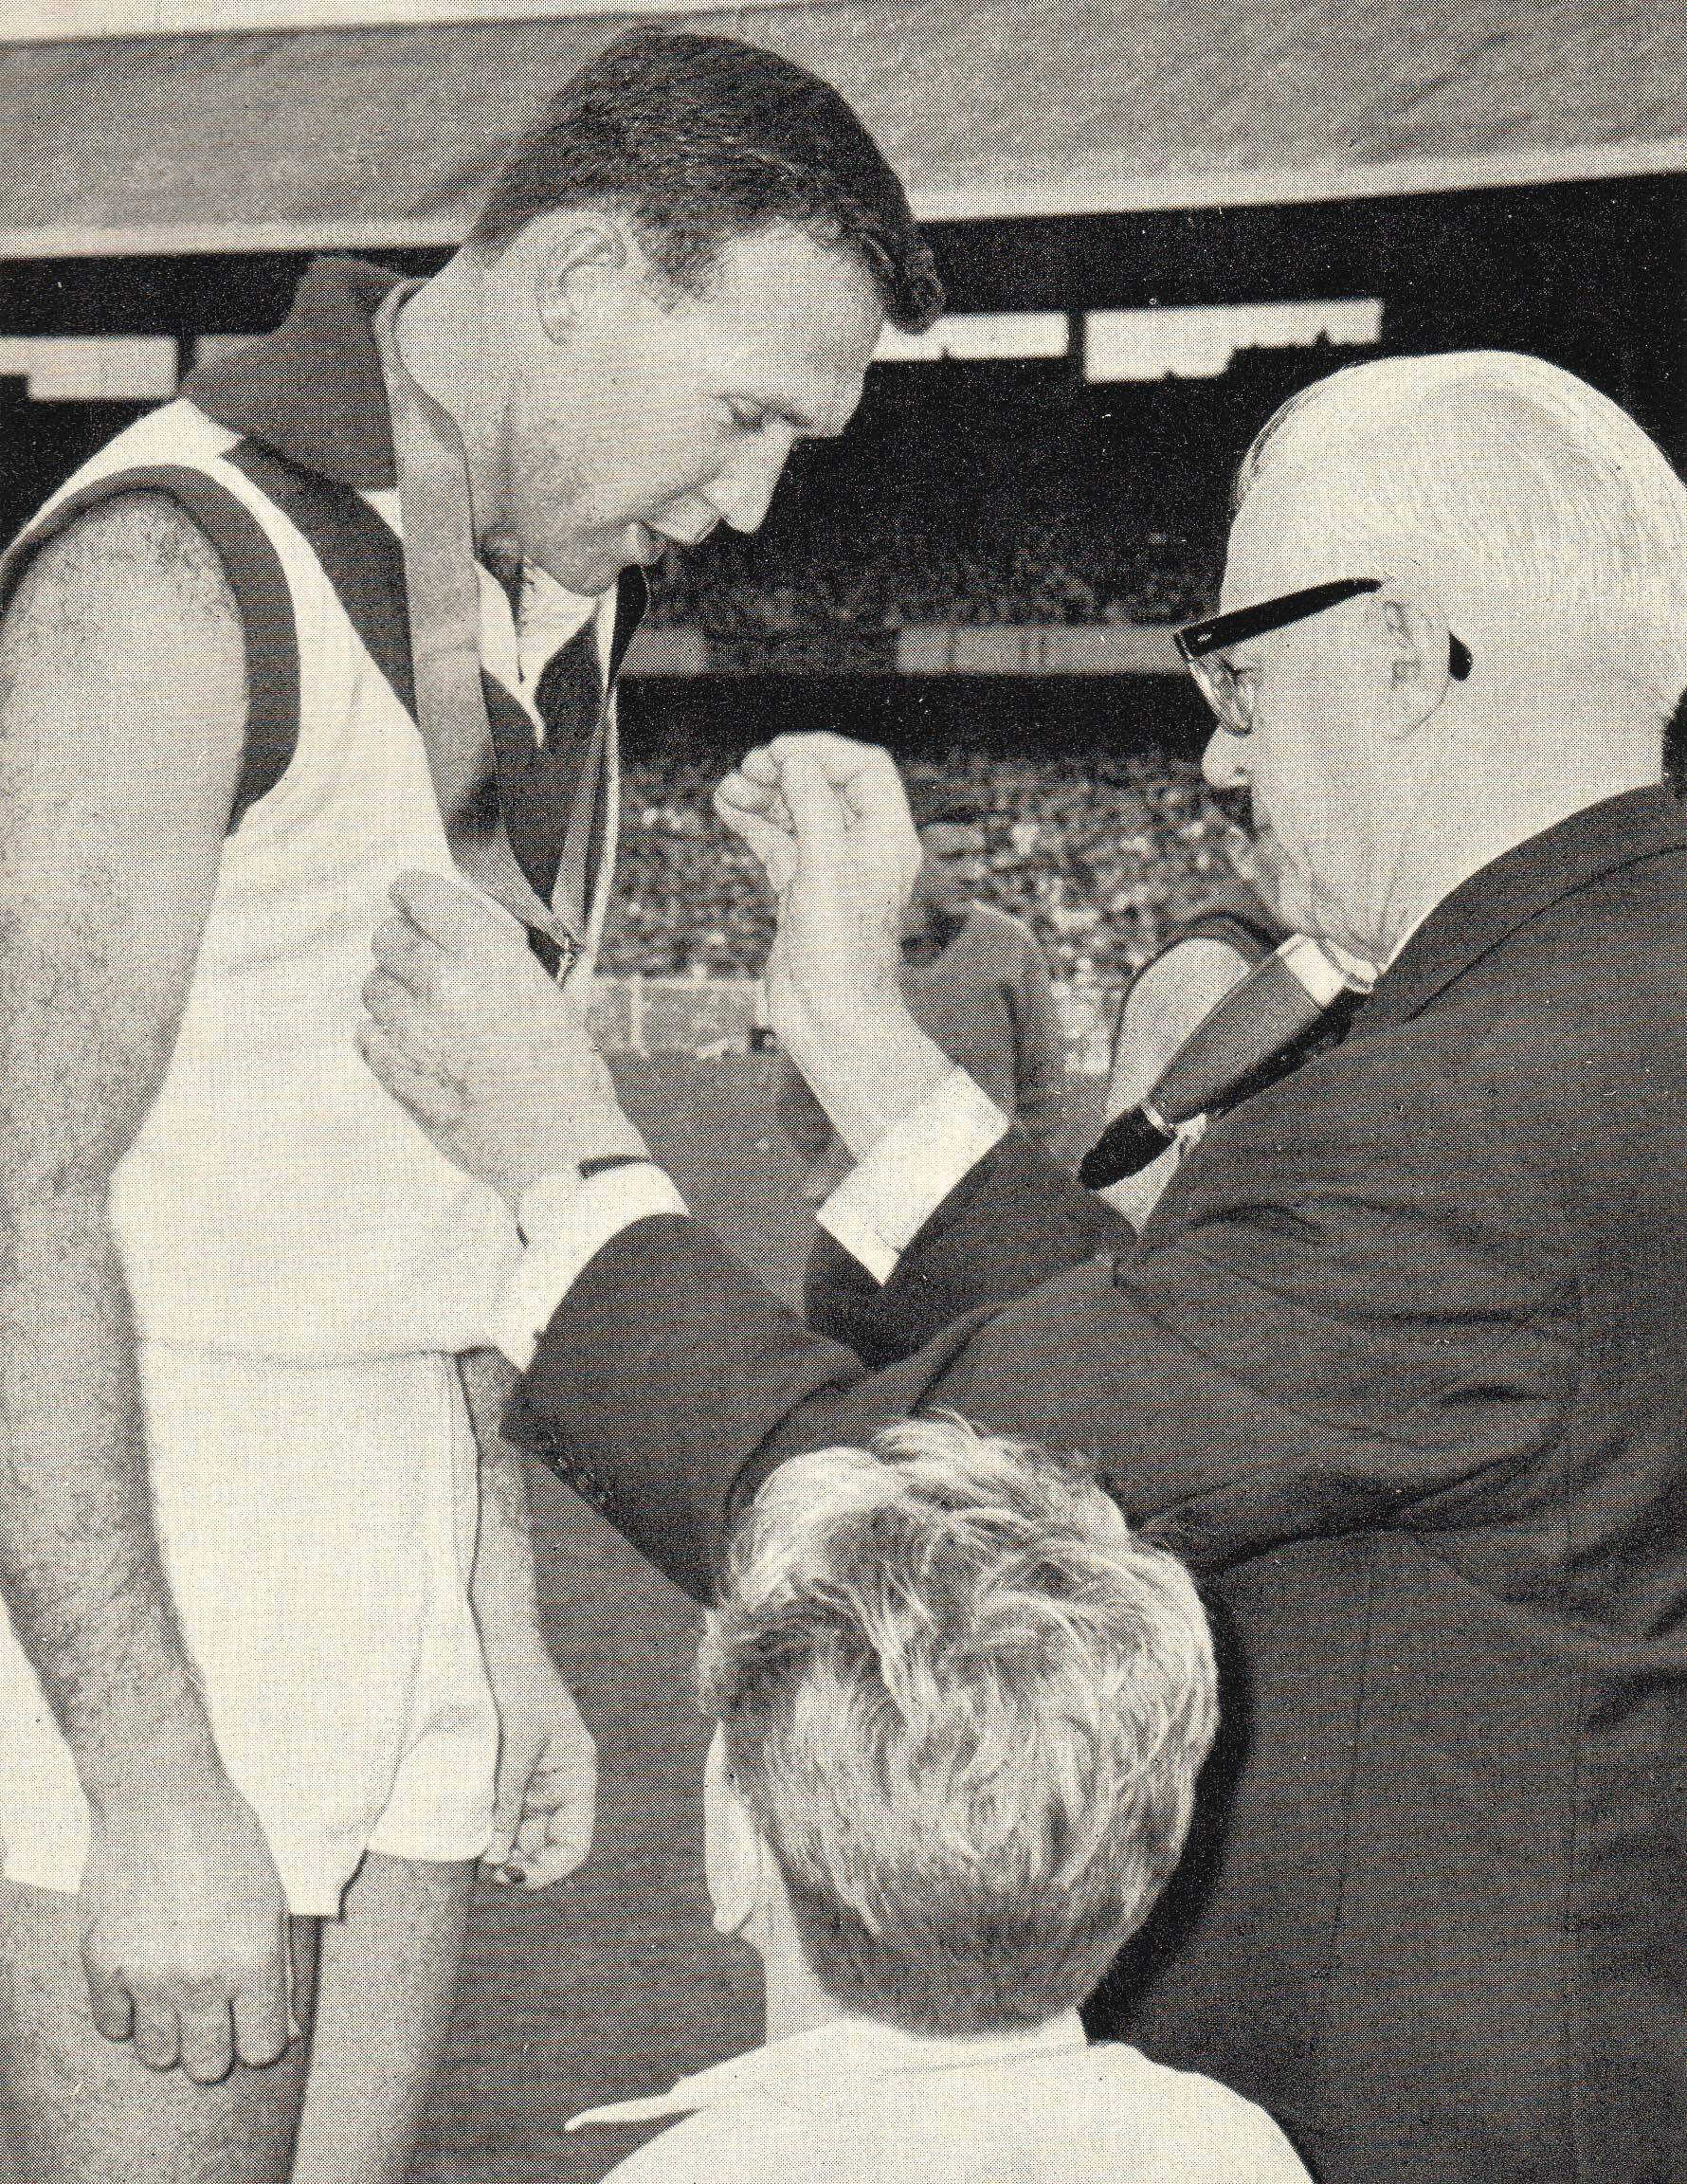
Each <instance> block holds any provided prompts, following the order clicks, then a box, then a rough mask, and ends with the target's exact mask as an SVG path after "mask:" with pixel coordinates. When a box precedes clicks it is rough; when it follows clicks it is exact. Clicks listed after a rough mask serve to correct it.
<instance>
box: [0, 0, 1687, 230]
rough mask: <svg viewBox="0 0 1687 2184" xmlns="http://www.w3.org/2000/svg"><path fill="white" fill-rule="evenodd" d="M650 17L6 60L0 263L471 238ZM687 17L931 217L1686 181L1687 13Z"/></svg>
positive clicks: (916, 7) (920, 4) (1313, 8)
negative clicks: (605, 59)
mask: <svg viewBox="0 0 1687 2184" xmlns="http://www.w3.org/2000/svg"><path fill="white" fill-rule="evenodd" d="M564 4H566V0H564ZM487 11H489V9H482V10H481V17H482V18H483V15H484V13H485V12H487ZM641 19H642V20H648V19H649V17H648V12H647V11H642V12H641V13H636V14H635V13H629V12H627V11H626V10H625V9H624V10H622V11H621V12H618V13H612V14H608V15H606V14H604V13H602V12H601V11H594V12H592V13H590V14H589V15H582V14H579V13H570V14H568V15H565V16H563V17H561V18H559V19H554V20H532V19H523V20H517V21H496V22H495V21H487V20H484V19H477V20H475V21H472V22H466V23H445V24H441V23H427V24H412V25H407V26H403V27H396V26H376V27H368V26H365V27H345V28H333V29H328V28H309V29H292V30H281V31H270V32H266V33H263V34H249V33H242V34H234V35H227V36H212V35H184V36H176V37H147V38H132V39H111V40H78V41H59V42H51V43H39V44H32V45H31V44H26V45H10V46H9V47H8V48H7V49H6V54H5V69H6V75H7V80H8V92H9V98H8V100H7V119H6V124H5V128H6V140H7V148H8V152H9V157H8V159H7V161H6V163H5V167H4V171H3V172H0V257H9V258H13V259H17V258H79V257H90V256H111V255H122V256H128V257H133V256H137V255H174V254H179V253H190V252H198V253H210V252H224V251H256V250H310V249H317V248H324V247H332V248H366V249H384V250H391V249H403V248H407V247H411V248H426V247H438V246H448V245H450V244H452V243H454V242H456V241H457V240H458V239H459V238H460V237H461V235H462V234H463V231H464V229H465V228H466V226H467V224H468V222H469V220H470V218H471V216H472V214H473V211H474V209H475V208H476V206H477V204H478V202H479V199H480V197H481V192H482V191H483V190H484V187H485V184H486V181H487V179H488V177H489V175H490V174H491V173H492V172H493V171H494V170H495V169H496V167H497V165H498V163H499V158H500V156H501V155H502V153H503V151H504V148H505V146H506V145H507V144H508V142H509V141H510V139H511V138H512V137H514V136H515V135H516V134H517V133H518V132H519V130H520V129H521V128H522V127H523V126H524V125H525V124H526V122H527V121H528V120H529V119H530V118H532V116H533V115H535V113H536V112H537V111H538V110H539V108H540V107H541V106H542V104H543V102H544V100H545V98H546V96H547V95H548V93H549V92H550V91H551V90H552V89H553V87H554V86H555V85H556V84H557V83H558V82H560V81H561V79H562V78H563V77H564V76H566V75H567V74H568V72H569V71H570V70H571V68H572V67H573V66H574V65H575V64H577V63H578V62H579V61H580V60H581V59H583V58H584V57H585V56H586V55H587V54H589V53H590V52H591V51H592V50H594V49H595V48H596V47H597V46H598V45H601V44H602V43H603V42H604V41H605V40H606V39H607V38H608V37H609V36H611V35H612V34H614V33H615V32H616V31H617V30H619V29H621V28H623V27H626V26H627V25H628V24H630V23H631V22H634V21H637V20H641ZM669 19H670V20H672V21H674V22H676V23H679V24H684V25H689V26H693V27H699V28H702V27H729V28H732V29H735V30H737V31H739V32H740V33H741V34H743V35H745V36H747V37H750V38H753V39H756V40H758V41H760V42H761V43H763V44H766V45H771V46H773V47H775V48H777V49H779V50H780V51H783V52H786V53H789V55H791V56H792V57H793V58H794V59H797V60H799V61H802V62H804V63H806V64H808V65H810V66H812V67H814V68H816V69H818V70H820V71H821V72H822V73H823V74H825V75H826V76H828V77H830V78H831V79H832V81H833V82H836V83H838V84H839V86H840V87H841V88H842V89H843V91H844V92H845V93H846V94H847V95H848V96H849V97H850V98H851V99H852V100H854V101H855V103H856V104H857V105H858V106H859V107H860V108H861V110H862V113H863V114H864V115H865V116H866V117H867V118H868V119H869V121H870V122H871V123H872V125H873V127H874V129H875V130H876V131H877V132H878V134H879V136H880V138H881V140H882V141H883V142H884V144H885V146H886V148H887V149H888V150H889V152H890V153H891V155H892V156H893V157H894V158H895V159H896V161H897V162H898V165H899V167H900V168H901V170H902V172H903V173H905V174H906V175H907V176H908V177H909V179H910V183H911V188H912V194H913V196H914V199H915V202H916V209H918V210H919V211H920V212H921V214H922V215H923V216H925V217H926V218H928V219H932V220H939V221H967V220H1001V219H1026V218H1035V217H1064V216H1074V215H1091V214H1102V213H1115V214H1118V213H1125V214H1129V213H1135V212H1146V211H1154V210H1168V209H1198V208H1203V207H1210V206H1244V205H1267V204H1288V203H1314V202H1318V201H1324V200H1339V199H1346V198H1353V197H1367V196H1388V195H1396V194H1414V193H1418V192H1421V191H1447V190H1462V189H1477V188H1489V187H1494V186H1497V185H1502V184H1515V183H1541V182H1553V181H1581V180H1597V179H1601V178H1606V177H1614V176H1619V175H1637V174H1655V173H1678V172H1682V171H1687V126H1684V125H1683V119H1682V107H1681V101H1680V86H1681V84H1682V83H1683V82H1687V9H1683V8H1682V7H1681V6H1680V5H1679V4H1678V0H1530V4H1529V5H1528V6H1520V5H1518V0H1442V5H1441V6H1440V7H1438V8H1437V9H1436V10H1435V12H1434V17H1433V29H1432V30H1431V29H1429V28H1427V27H1426V26H1425V19H1424V16H1423V14H1422V12H1421V10H1419V9H1412V8H1408V7H1406V6H1404V5H1395V6H1383V7H1379V6H1377V5H1376V4H1375V0H1200V4H1199V5H1191V4H1190V0H1134V5H1133V7H1132V8H1131V9H1130V10H1129V11H1128V12H1126V11H1123V10H1116V9H1110V8H1105V7H1097V5H1096V4H1095V0H1037V5H1035V6H1034V7H1026V6H1025V0H969V4H968V5H966V6H963V7H957V6H955V5H954V0H824V4H818V0H764V4H760V5H750V6H742V7H735V8H731V9H725V10H724V11H723V10H721V9H694V10H692V11H689V12H681V11H679V10H673V11H671V12H670V13H669Z"/></svg>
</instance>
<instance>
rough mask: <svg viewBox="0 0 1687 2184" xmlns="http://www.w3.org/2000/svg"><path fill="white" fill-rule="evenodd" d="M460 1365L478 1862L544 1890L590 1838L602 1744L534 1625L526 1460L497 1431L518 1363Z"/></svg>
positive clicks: (488, 1360)
mask: <svg viewBox="0 0 1687 2184" xmlns="http://www.w3.org/2000/svg"><path fill="white" fill-rule="evenodd" d="M462 1370H463V1392H464V1393H465V1395H466V1396H467V1398H468V1406H469V1414H470V1416H471V1417H472V1418H473V1420H474V1426H475V1437H476V1439H477V1441H478V1442H479V1444H480V1450H481V1526H480V1538H479V1540H478V1542H477V1544H476V1548H475V1568H474V1577H473V1580H472V1583H471V1586H470V1598H471V1599H472V1601H473V1604H474V1611H475V1621H476V1623H477V1624H478V1626H479V1628H480V1632H481V1647H483V1649H484V1651H485V1655H486V1670H487V1674H488V1676H489V1677H490V1679H491V1683H492V1690H493V1696H494V1697H495V1699H496V1700H497V1701H498V1726H499V1740H498V1788H497V1793H496V1802H495V1809H494V1813H493V1823H492V1840H491V1842H490V1843H489V1844H488V1845H487V1847H486V1852H485V1856H484V1858H483V1860H482V1862H481V1863H482V1865H483V1866H484V1869H485V1870H486V1871H487V1872H488V1873H489V1874H490V1875H491V1876H492V1878H493V1879H494V1880H497V1881H499V1882H501V1883H503V1884H505V1885H506V1886H519V1887H523V1888H530V1889H536V1888H548V1887H549V1886H550V1885H551V1884H552V1883H553V1881H560V1880H562V1879H564V1878H565V1876H566V1875H568V1874H570V1873H571V1872H572V1871H573V1870H574V1868H575V1866H576V1865H580V1864H581V1863H582V1862H583V1860H584V1859H585V1857H586V1853H587V1851H588V1850H589V1849H590V1847H591V1826H592V1818H593V1813H594V1810H595V1806H596V1801H597V1747H596V1745H595V1744H594V1742H593V1741H592V1738H591V1733H590V1730H589V1729H588V1728H587V1726H586V1724H585V1722H584V1721H583V1720H581V1717H580V1709H579V1708H578V1706H576V1705H575V1703H574V1700H573V1695H572V1693H571V1691H570V1690H569V1688H568V1685H567V1684H566V1683H564V1682H563V1680H562V1678H561V1677H560V1676H559V1675H558V1674H557V1672H556V1665H555V1663H554V1662H553V1660H552V1658H551V1653H550V1648H549V1647H547V1646H546V1644H545V1638H544V1633H543V1631H542V1629H540V1626H539V1611H538V1593H537V1587H536V1583H535V1573H534V1556H533V1530H532V1512H531V1510H530V1507H529V1503H528V1494H527V1474H526V1472H525V1470H524V1468H523V1464H524V1459H523V1458H522V1456H521V1455H520V1453H519V1452H518V1451H517V1450H516V1449H514V1448H512V1447H510V1446H509V1444H508V1443H507V1442H505V1441H504V1440H503V1439H502V1438H501V1437H500V1435H499V1430H498V1418H499V1412H500V1411H501V1410H502V1409H503V1406H504V1402H505V1400H506V1398H507V1397H508V1395H509V1393H510V1391H511V1389H512V1388H513V1387H514V1386H515V1383H516V1377H517V1375H516V1370H515V1368H514V1366H512V1365H510V1364H507V1363H506V1362H505V1360H504V1359H503V1358H502V1357H500V1356H499V1355H498V1354H497V1352H496V1351H490V1350H477V1351H475V1352H473V1353H472V1354H471V1355H470V1356H466V1357H464V1358H463V1360H462Z"/></svg>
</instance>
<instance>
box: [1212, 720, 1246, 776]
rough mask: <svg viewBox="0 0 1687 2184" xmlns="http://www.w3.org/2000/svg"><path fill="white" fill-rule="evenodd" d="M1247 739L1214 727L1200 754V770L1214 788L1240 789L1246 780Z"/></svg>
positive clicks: (1225, 729)
mask: <svg viewBox="0 0 1687 2184" xmlns="http://www.w3.org/2000/svg"><path fill="white" fill-rule="evenodd" d="M1246 749H1247V739H1246V737H1242V736H1232V735H1231V734H1230V732H1229V730H1228V729H1227V728H1215V729H1214V730H1213V732H1212V734H1211V735H1210V736H1209V737H1207V738H1206V750H1205V751H1204V752H1203V753H1202V754H1201V771H1202V773H1203V774H1205V775H1206V779H1207V782H1208V783H1209V784H1210V786H1211V787H1212V788H1214V789H1241V788H1243V787H1244V786H1245V785H1246V782H1247V777H1248V775H1247V760H1246Z"/></svg>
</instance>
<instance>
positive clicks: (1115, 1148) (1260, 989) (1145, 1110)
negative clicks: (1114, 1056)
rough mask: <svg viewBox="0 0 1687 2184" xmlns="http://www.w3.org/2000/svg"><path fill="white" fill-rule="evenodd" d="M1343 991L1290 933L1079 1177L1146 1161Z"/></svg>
mask: <svg viewBox="0 0 1687 2184" xmlns="http://www.w3.org/2000/svg"><path fill="white" fill-rule="evenodd" d="M1348 990H1349V988H1348V980H1347V979H1346V978H1345V977H1344V976H1343V975H1342V974H1341V972H1339V971H1338V970H1337V969H1336V968H1335V965H1334V964H1333V963H1332V962H1331V960H1330V958H1329V956H1326V955H1325V954H1324V951H1323V950H1322V949H1321V948H1320V947H1319V946H1318V944H1317V942H1316V941H1315V940H1311V939H1308V937H1306V935H1305V934H1304V933H1292V934H1291V935H1290V936H1289V937H1288V939H1286V940H1285V941H1284V942H1283V944H1282V946H1281V947H1280V948H1279V950H1278V951H1277V953H1276V954H1275V955H1274V956H1266V958H1265V960H1264V962H1263V963H1261V964H1258V965H1256V967H1255V968H1254V969H1253V970H1252V971H1250V972H1249V973H1248V974H1247V976H1246V977H1245V978H1243V979H1242V980H1241V981H1240V982H1239V983H1238V984H1237V985H1235V986H1233V987H1232V988H1231V989H1230V991H1229V992H1228V993H1226V994H1225V995H1224V999H1223V1000H1222V1001H1221V1002H1220V1003H1219V1005H1218V1007H1217V1008H1216V1009H1214V1010H1212V1011H1211V1013H1210V1014H1209V1015H1207V1016H1206V1017H1204V1018H1203V1019H1202V1021H1201V1022H1200V1023H1199V1024H1197V1025H1196V1027H1195V1028H1194V1030H1193V1031H1191V1032H1190V1033H1189V1036H1188V1038H1187V1039H1186V1040H1185V1041H1184V1043H1183V1045H1182V1046H1180V1047H1179V1048H1178V1049H1177V1052H1176V1053H1175V1054H1173V1055H1172V1057H1171V1059H1170V1062H1168V1063H1167V1065H1166V1066H1165V1068H1164V1069H1163V1070H1161V1072H1160V1075H1159V1077H1158V1078H1157V1080H1156V1081H1155V1083H1154V1084H1153V1086H1152V1089H1151V1090H1150V1091H1149V1093H1148V1094H1147V1096H1146V1097H1145V1098H1144V1099H1142V1100H1140V1101H1138V1102H1137V1104H1136V1105H1135V1106H1134V1107H1128V1108H1127V1109H1126V1110H1125V1112H1124V1113H1123V1114H1122V1115H1117V1116H1116V1117H1115V1118H1114V1119H1113V1120H1112V1121H1111V1122H1110V1123H1109V1124H1108V1125H1107V1127H1106V1129H1105V1130H1104V1131H1102V1133H1101V1136H1100V1137H1099V1138H1098V1139H1097V1142H1096V1144H1095V1145H1094V1146H1093V1147H1092V1148H1091V1150H1090V1151H1089V1152H1088V1153H1086V1154H1085V1155H1084V1157H1083V1161H1082V1164H1081V1165H1080V1166H1079V1171H1078V1174H1079V1181H1080V1182H1082V1183H1084V1184H1086V1185H1087V1186H1088V1188H1089V1189H1090V1190H1092V1191H1102V1190H1105V1189H1106V1187H1107V1185H1108V1184H1109V1183H1118V1182H1121V1181H1122V1180H1123V1179H1124V1177H1125V1176H1127V1175H1134V1174H1136V1173H1137V1171H1138V1170H1139V1169H1142V1168H1146V1167H1147V1166H1148V1164H1149V1162H1150V1161H1151V1160H1152V1159H1153V1158H1154V1157H1155V1156H1156V1155H1158V1154H1161V1153H1163V1152H1165V1150H1166V1148H1167V1147H1168V1146H1169V1145H1170V1144H1171V1143H1172V1142H1173V1140H1174V1139H1175V1138H1176V1136H1177V1132H1178V1129H1179V1127H1180V1125H1181V1124H1183V1123H1185V1122H1188V1121H1191V1120H1193V1119H1194V1118H1195V1117H1196V1116H1197V1115H1205V1114H1207V1113H1209V1112H1210V1111H1211V1110H1212V1109H1213V1108H1215V1107H1224V1106H1227V1105H1229V1104H1230V1103H1231V1102H1232V1101H1234V1100H1235V1099H1236V1097H1237V1096H1238V1094H1239V1093H1241V1092H1242V1090H1243V1087H1244V1086H1245V1085H1247V1083H1248V1082H1249V1080H1250V1079H1252V1078H1255V1077H1258V1076H1261V1075H1262V1074H1263V1073H1264V1072H1265V1071H1267V1070H1268V1068H1269V1066H1270V1065H1271V1064H1272V1062H1273V1061H1275V1060H1276V1058H1277V1057H1278V1056H1279V1055H1280V1054H1281V1053H1282V1052H1283V1051H1284V1049H1285V1048H1286V1047H1289V1046H1294V1045H1295V1043H1296V1042H1297V1040H1299V1039H1302V1038H1304V1037H1305V1035H1306V1034H1307V1033H1308V1032H1309V1031H1310V1030H1311V1029H1312V1028H1313V1027H1314V1026H1315V1024H1316V1023H1317V1022H1318V1020H1319V1018H1320V1017H1321V1016H1322V1015H1323V1014H1324V1012H1325V1010H1328V1009H1329V1008H1331V1007H1332V1006H1333V1004H1334V1003H1335V1002H1336V1001H1337V1000H1339V999H1340V997H1341V996H1342V994H1343V993H1345V992H1347V991H1348Z"/></svg>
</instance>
